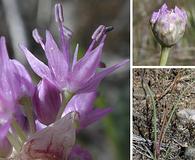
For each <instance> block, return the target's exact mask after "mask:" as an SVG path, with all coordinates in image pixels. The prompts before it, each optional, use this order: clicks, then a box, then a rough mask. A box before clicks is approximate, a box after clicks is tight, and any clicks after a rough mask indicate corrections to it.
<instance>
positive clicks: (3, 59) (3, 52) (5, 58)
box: [0, 37, 9, 65]
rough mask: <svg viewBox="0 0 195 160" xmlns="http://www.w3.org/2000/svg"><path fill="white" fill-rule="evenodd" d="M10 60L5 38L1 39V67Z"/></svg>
mask: <svg viewBox="0 0 195 160" xmlns="http://www.w3.org/2000/svg"><path fill="white" fill-rule="evenodd" d="M8 60H9V57H8V52H7V48H6V44H5V37H1V38H0V65H2V64H4V63H5V62H6V61H8Z"/></svg>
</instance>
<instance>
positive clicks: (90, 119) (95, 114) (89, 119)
mask: <svg viewBox="0 0 195 160" xmlns="http://www.w3.org/2000/svg"><path fill="white" fill-rule="evenodd" d="M110 112H112V109H111V108H105V109H95V110H93V111H91V112H90V113H88V114H87V115H85V116H83V117H81V118H82V119H81V122H80V127H81V128H85V127H87V126H88V125H90V124H92V123H94V122H96V121H98V120H99V119H101V118H102V117H104V116H106V115H107V114H108V113H110Z"/></svg>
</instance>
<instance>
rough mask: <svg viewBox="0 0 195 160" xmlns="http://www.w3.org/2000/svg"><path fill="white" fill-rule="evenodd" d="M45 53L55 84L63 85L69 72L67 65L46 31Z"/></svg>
mask: <svg viewBox="0 0 195 160" xmlns="http://www.w3.org/2000/svg"><path fill="white" fill-rule="evenodd" d="M45 53H46V56H47V59H48V64H49V67H50V69H51V70H52V72H53V74H54V75H55V78H56V80H57V82H58V83H59V84H64V83H65V80H66V76H67V74H68V70H69V68H68V63H67V60H66V59H65V57H64V55H63V54H62V52H61V51H60V50H59V48H58V46H57V44H56V43H55V41H54V39H53V37H52V35H51V33H50V32H49V31H46V44H45Z"/></svg>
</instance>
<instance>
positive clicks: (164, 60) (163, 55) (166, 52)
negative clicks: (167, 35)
mask: <svg viewBox="0 0 195 160" xmlns="http://www.w3.org/2000/svg"><path fill="white" fill-rule="evenodd" d="M170 49H171V48H170V47H163V46H162V47H161V56H160V66H166V63H167V59H168V56H169V52H170Z"/></svg>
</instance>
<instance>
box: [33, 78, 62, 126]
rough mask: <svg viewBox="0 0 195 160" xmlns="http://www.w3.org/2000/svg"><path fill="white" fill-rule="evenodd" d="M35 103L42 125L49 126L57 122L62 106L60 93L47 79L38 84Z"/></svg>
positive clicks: (34, 98)
mask: <svg viewBox="0 0 195 160" xmlns="http://www.w3.org/2000/svg"><path fill="white" fill-rule="evenodd" d="M33 102H34V109H35V113H36V115H37V119H38V120H39V121H40V122H41V123H43V124H45V125H49V124H51V123H53V122H54V121H55V120H56V116H57V113H58V111H59V108H60V104H61V100H60V92H59V90H58V89H57V88H56V87H55V86H54V85H53V84H52V83H51V82H49V81H48V80H47V79H43V80H42V81H41V82H40V83H39V84H38V86H37V89H36V91H35V94H34V97H33Z"/></svg>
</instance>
